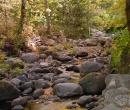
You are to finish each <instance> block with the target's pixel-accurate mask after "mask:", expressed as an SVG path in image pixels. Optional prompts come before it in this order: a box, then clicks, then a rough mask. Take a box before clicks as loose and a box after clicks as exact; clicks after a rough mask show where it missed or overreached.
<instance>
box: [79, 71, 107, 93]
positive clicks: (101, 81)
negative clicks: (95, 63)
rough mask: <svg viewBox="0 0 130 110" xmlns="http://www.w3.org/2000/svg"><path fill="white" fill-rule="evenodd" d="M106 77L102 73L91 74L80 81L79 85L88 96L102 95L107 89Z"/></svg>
mask: <svg viewBox="0 0 130 110" xmlns="http://www.w3.org/2000/svg"><path fill="white" fill-rule="evenodd" d="M105 77H106V75H104V74H101V73H96V72H93V73H89V74H87V75H86V76H85V77H83V78H82V79H81V80H80V81H79V85H80V86H81V87H82V88H83V91H84V92H85V93H87V94H101V93H102V91H103V90H104V89H105V87H106V84H105Z"/></svg>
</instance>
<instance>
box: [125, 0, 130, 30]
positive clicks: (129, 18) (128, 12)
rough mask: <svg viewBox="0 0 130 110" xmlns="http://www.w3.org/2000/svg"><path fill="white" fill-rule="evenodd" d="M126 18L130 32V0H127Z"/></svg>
mask: <svg viewBox="0 0 130 110" xmlns="http://www.w3.org/2000/svg"><path fill="white" fill-rule="evenodd" d="M125 11H126V18H127V27H128V31H129V32H130V0H126V9H125Z"/></svg>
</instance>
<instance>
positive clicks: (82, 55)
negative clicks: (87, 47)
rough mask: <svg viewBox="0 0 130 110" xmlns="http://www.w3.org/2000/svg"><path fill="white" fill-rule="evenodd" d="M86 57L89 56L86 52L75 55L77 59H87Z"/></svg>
mask: <svg viewBox="0 0 130 110" xmlns="http://www.w3.org/2000/svg"><path fill="white" fill-rule="evenodd" d="M86 56H88V52H85V51H81V52H78V53H76V55H75V57H76V58H78V57H86Z"/></svg>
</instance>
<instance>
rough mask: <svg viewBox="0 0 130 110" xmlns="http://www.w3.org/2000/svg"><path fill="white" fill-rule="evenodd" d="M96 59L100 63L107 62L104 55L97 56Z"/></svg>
mask: <svg viewBox="0 0 130 110" xmlns="http://www.w3.org/2000/svg"><path fill="white" fill-rule="evenodd" d="M96 61H97V62H98V63H102V64H104V63H105V61H104V59H103V58H102V57H97V58H96Z"/></svg>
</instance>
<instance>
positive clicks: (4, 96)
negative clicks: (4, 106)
mask: <svg viewBox="0 0 130 110" xmlns="http://www.w3.org/2000/svg"><path fill="white" fill-rule="evenodd" d="M17 97H19V91H18V89H17V88H16V87H15V86H14V85H13V84H11V83H10V82H8V81H4V80H2V81H0V102H1V101H10V100H13V99H15V98H17Z"/></svg>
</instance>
